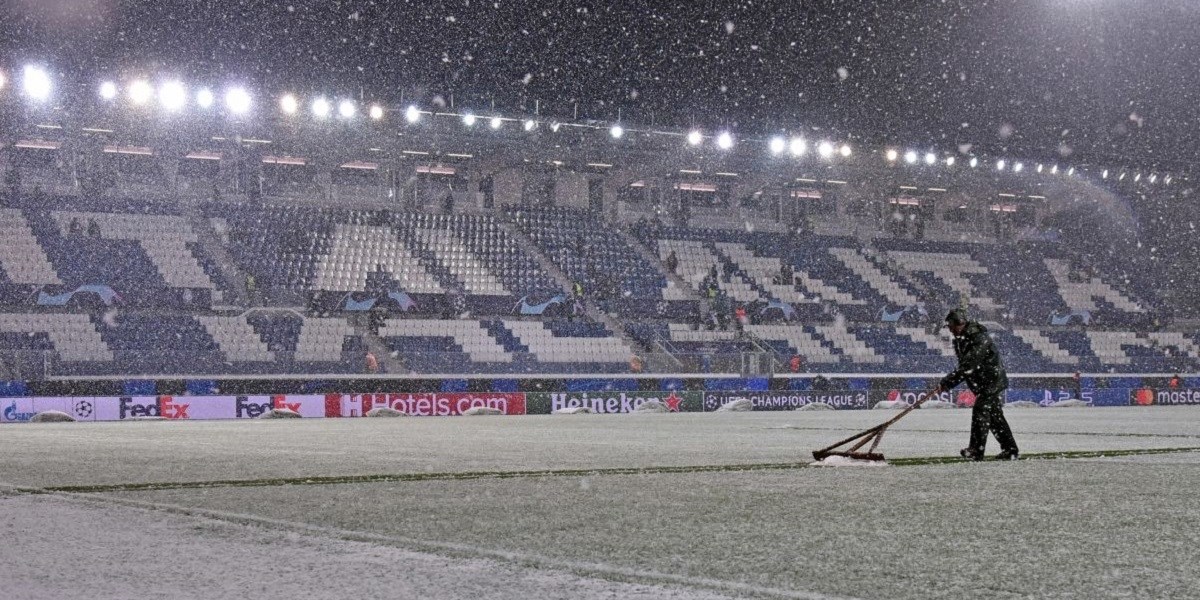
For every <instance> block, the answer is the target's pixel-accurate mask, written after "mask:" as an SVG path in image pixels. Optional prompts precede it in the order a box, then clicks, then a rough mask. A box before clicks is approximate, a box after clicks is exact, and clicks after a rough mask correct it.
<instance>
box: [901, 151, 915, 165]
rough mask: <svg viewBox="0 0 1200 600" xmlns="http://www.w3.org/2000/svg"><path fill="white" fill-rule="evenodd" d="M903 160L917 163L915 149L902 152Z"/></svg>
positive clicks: (911, 163)
mask: <svg viewBox="0 0 1200 600" xmlns="http://www.w3.org/2000/svg"><path fill="white" fill-rule="evenodd" d="M904 162H906V163H908V164H910V165H913V164H916V163H917V152H916V151H915V150H909V151H908V152H905V153H904Z"/></svg>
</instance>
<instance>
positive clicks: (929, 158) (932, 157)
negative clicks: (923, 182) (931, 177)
mask: <svg viewBox="0 0 1200 600" xmlns="http://www.w3.org/2000/svg"><path fill="white" fill-rule="evenodd" d="M935 162H937V155H936V154H934V153H932V152H926V153H925V164H927V165H933V163H935Z"/></svg>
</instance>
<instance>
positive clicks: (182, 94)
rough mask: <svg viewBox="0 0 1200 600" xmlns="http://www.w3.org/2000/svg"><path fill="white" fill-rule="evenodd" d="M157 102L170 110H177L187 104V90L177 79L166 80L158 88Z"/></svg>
mask: <svg viewBox="0 0 1200 600" xmlns="http://www.w3.org/2000/svg"><path fill="white" fill-rule="evenodd" d="M158 102H159V103H160V104H162V107H163V108H165V109H167V110H168V111H170V112H178V111H180V110H182V109H183V107H184V106H185V105H187V90H186V89H184V87H183V84H182V83H179V82H178V81H168V82H167V83H164V84H162V85H161V86H159V88H158Z"/></svg>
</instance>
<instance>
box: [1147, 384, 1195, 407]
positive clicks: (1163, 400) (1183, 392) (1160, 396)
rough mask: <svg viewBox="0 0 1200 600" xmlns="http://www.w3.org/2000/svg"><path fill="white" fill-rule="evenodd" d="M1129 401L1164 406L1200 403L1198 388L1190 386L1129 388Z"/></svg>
mask: <svg viewBox="0 0 1200 600" xmlns="http://www.w3.org/2000/svg"><path fill="white" fill-rule="evenodd" d="M1129 393H1130V398H1129V400H1130V403H1131V404H1136V405H1139V406H1150V405H1152V404H1160V405H1164V406H1188V405H1196V404H1200V390H1197V389H1191V388H1175V389H1171V388H1166V389H1162V388H1158V389H1155V388H1139V389H1136V390H1129Z"/></svg>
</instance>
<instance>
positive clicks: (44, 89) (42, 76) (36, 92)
mask: <svg viewBox="0 0 1200 600" xmlns="http://www.w3.org/2000/svg"><path fill="white" fill-rule="evenodd" d="M53 87H54V86H53V84H52V83H51V82H50V74H49V73H47V72H46V70H45V69H43V68H41V67H35V66H33V65H27V66H26V67H25V71H24V78H23V79H22V80H21V88H22V89H23V90H24V91H25V95H26V96H29V98H30V99H32V100H37V101H42V100H46V99H48V98H50V91H51V90H52V89H53Z"/></svg>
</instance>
